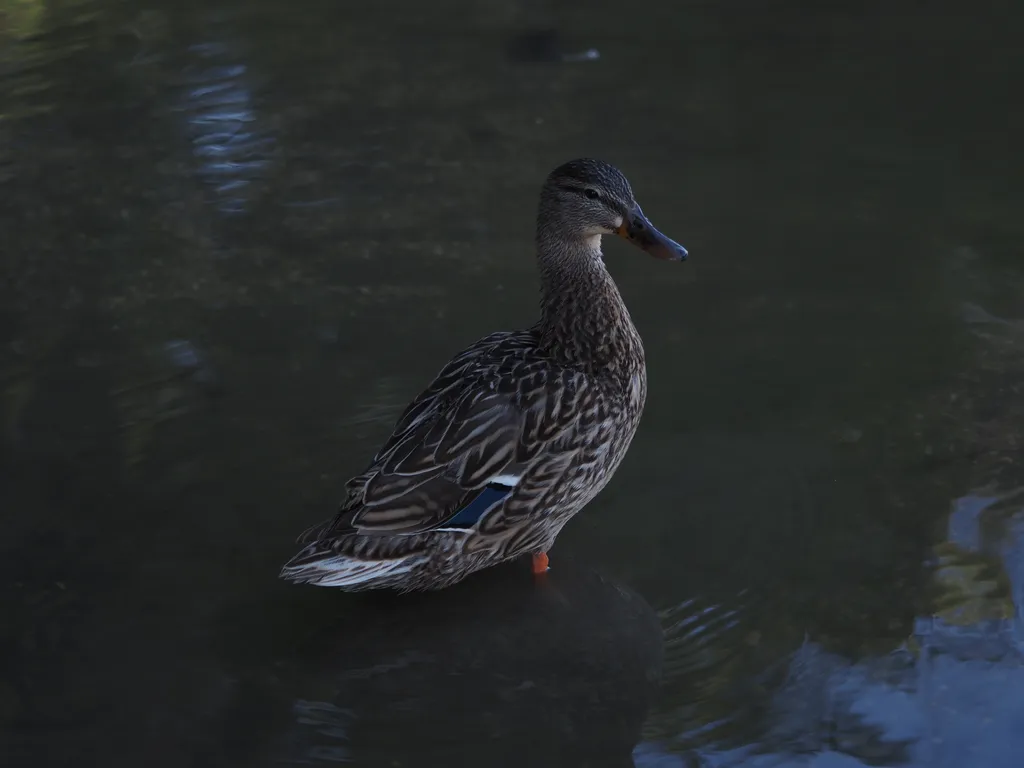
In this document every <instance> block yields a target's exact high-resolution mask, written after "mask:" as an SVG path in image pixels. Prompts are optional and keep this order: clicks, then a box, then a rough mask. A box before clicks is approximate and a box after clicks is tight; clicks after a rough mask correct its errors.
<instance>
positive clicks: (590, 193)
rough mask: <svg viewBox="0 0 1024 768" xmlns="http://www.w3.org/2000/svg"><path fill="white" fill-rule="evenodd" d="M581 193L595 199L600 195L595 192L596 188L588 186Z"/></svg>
mask: <svg viewBox="0 0 1024 768" xmlns="http://www.w3.org/2000/svg"><path fill="white" fill-rule="evenodd" d="M583 194H584V195H586V196H587V197H588V198H590V199H591V200H597V198H599V197H600V195H599V194H597V190H596V189H589V188H588V189H585V190H583Z"/></svg>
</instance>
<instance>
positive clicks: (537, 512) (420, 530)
mask: <svg viewBox="0 0 1024 768" xmlns="http://www.w3.org/2000/svg"><path fill="white" fill-rule="evenodd" d="M602 235H618V236H620V237H623V238H625V239H626V240H628V241H630V242H631V243H633V244H634V245H637V246H639V247H640V248H642V249H644V250H645V251H647V252H648V253H650V254H651V255H653V256H657V257H658V258H661V259H668V260H674V261H679V260H683V259H685V258H686V256H687V253H686V249H685V248H683V247H682V246H681V245H679V244H678V243H676V242H675V241H673V240H670V239H669V238H668V237H666V236H665V235H663V234H662V233H661V232H659V231H658V230H657V229H655V228H654V227H653V226H652V225H651V222H650V221H648V220H647V218H646V217H645V216H644V214H643V211H641V210H640V206H639V205H637V203H636V200H635V199H634V198H633V191H632V189H631V188H630V185H629V182H628V181H626V178H625V177H624V176H623V175H622V173H621V172H620V171H619V170H618V169H616V168H614V167H613V166H611V165H609V164H607V163H604V162H601V161H599V160H593V159H580V160H573V161H571V162H568V163H565V164H564V165H561V166H559V167H558V168H556V169H555V170H554V171H552V172H551V174H550V175H549V176H548V178H547V181H546V182H545V184H544V186H543V188H542V189H541V193H540V205H539V210H538V215H537V237H536V243H537V262H538V266H539V270H540V276H541V302H540V310H541V311H540V319H539V320H538V321H537V322H536V323H535V324H534V325H532V326H530V327H529V328H526V329H525V330H519V331H500V332H498V333H492V334H491V335H490V336H485V337H484V338H482V339H480V340H479V341H477V342H476V343H474V344H472V345H470V346H469V347H467V348H466V349H465V350H464V351H462V352H460V353H459V354H458V355H456V356H455V358H453V359H452V360H451V361H450V362H449V363H448V364H447V365H446V366H445V367H444V368H442V369H441V371H440V373H438V374H437V377H436V378H435V379H434V381H433V382H431V384H430V385H429V386H428V387H427V388H426V390H424V391H423V392H422V393H421V394H420V395H419V396H418V397H416V398H415V399H414V400H413V401H412V402H411V403H410V404H409V406H408V407H407V408H406V409H405V411H404V412H403V413H402V415H401V416H400V417H399V419H398V423H397V424H396V425H395V428H394V431H393V432H392V434H391V437H389V438H388V440H387V442H385V443H384V446H383V447H382V448H381V449H380V450H379V451H378V452H377V455H376V456H374V457H373V459H372V460H371V461H370V464H369V466H368V467H367V468H366V469H365V470H364V471H363V472H362V473H361V474H359V475H357V476H356V477H354V478H352V479H351V480H349V481H348V483H347V484H346V485H345V498H344V501H343V502H342V503H341V506H340V509H339V511H338V513H337V514H336V515H335V516H334V517H333V518H332V519H330V520H327V521H324V522H322V523H320V524H318V525H315V526H313V527H312V528H309V529H308V530H307V531H306V532H305V533H304V534H302V536H300V537H299V543H301V544H304V545H305V546H304V548H303V549H302V550H301V551H300V552H299V553H298V554H297V555H296V556H295V557H293V558H292V559H291V560H289V561H288V563H286V564H285V566H284V568H283V569H282V570H281V577H282V578H284V579H287V580H290V581H293V582H300V583H308V584H316V585H319V586H324V587H339V588H341V589H345V590H351V591H356V590H367V589H380V588H391V589H395V590H397V591H400V592H407V591H411V590H429V589H442V588H444V587H447V586H450V585H452V584H454V583H456V582H458V581H460V580H461V579H463V578H465V577H466V576H468V575H469V574H471V573H473V572H474V571H478V570H480V569H482V568H486V567H488V566H491V565H496V564H497V563H500V562H503V561H506V560H510V559H512V558H516V557H518V556H520V555H527V554H529V555H532V558H533V560H532V566H533V571H534V573H536V574H542V573H544V572H545V571H547V569H548V555H547V552H548V550H549V549H550V548H551V546H552V544H553V543H554V541H555V538H556V537H557V536H558V534H559V532H560V531H561V530H562V527H563V526H564V525H565V524H566V522H568V520H569V519H570V518H571V517H572V516H573V515H575V514H576V513H577V512H579V511H580V510H581V509H582V508H583V507H584V506H585V505H586V504H587V503H588V502H589V501H590V500H591V499H593V498H594V497H595V496H596V495H597V494H598V493H599V492H600V491H601V489H602V488H604V487H605V485H607V483H608V481H609V480H610V479H611V477H612V475H613V474H614V473H615V470H616V469H617V468H618V466H619V463H620V462H621V461H622V459H623V457H624V456H625V454H626V450H627V449H628V448H629V444H630V442H631V441H632V439H633V435H634V433H635V432H636V428H637V425H638V424H639V423H640V415H641V413H642V411H643V407H644V400H645V398H646V396H647V370H646V364H645V361H644V349H643V345H642V344H641V341H640V335H639V334H638V333H637V330H636V328H635V327H634V325H633V322H632V320H631V319H630V316H629V312H628V311H627V309H626V305H625V303H624V302H623V300H622V296H620V295H619V291H618V289H617V288H616V286H615V282H614V281H613V280H612V277H611V275H610V274H609V273H608V269H607V268H606V267H605V263H604V258H603V256H602V253H601V237H602Z"/></svg>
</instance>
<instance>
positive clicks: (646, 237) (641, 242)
mask: <svg viewBox="0 0 1024 768" xmlns="http://www.w3.org/2000/svg"><path fill="white" fill-rule="evenodd" d="M616 234H617V235H619V237H623V238H625V239H626V240H629V242H631V243H632V244H633V245H635V246H637V247H638V248H643V249H644V250H645V251H647V252H648V253H649V254H651V256H654V257H655V258H658V259H667V260H668V261H683V260H684V259H685V258H686V257H687V256H688V255H689V254H688V253H687V251H686V249H685V248H683V246H681V245H680V244H679V243H677V242H676V241H675V240H673V239H672V238H670V237H666V236H665V235H663V234H661V232H659V231H658V230H657V229H655V228H654V225H653V224H651V222H650V221H648V219H647V217H646V216H644V214H643V212H642V211H641V210H640V209H639V208H637V209H636V211H635V212H634V213H633V215H632V216H631V217H629V218H628V219H626V221H623V222H622V226H621V227H619V228H618V229H617V230H616Z"/></svg>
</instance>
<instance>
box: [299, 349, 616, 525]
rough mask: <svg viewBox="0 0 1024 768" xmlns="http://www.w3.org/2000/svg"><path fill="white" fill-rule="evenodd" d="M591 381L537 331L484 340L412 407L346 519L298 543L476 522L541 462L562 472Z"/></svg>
mask: <svg viewBox="0 0 1024 768" xmlns="http://www.w3.org/2000/svg"><path fill="white" fill-rule="evenodd" d="M588 383H589V382H588V380H587V377H586V376H585V375H584V374H582V373H581V372H579V371H573V370H569V369H566V368H563V367H560V366H558V365H557V364H555V363H553V362H552V361H550V360H549V359H547V358H546V357H545V356H543V355H542V354H540V353H539V352H538V351H537V349H536V339H535V337H533V336H532V335H531V334H530V332H529V331H523V332H519V333H511V334H508V333H506V334H494V335H492V336H488V337H486V338H484V339H481V340H480V341H479V342H477V343H476V344H474V345H473V346H471V347H469V348H468V349H466V350H465V351H464V352H463V353H461V354H460V355H459V356H458V357H456V358H454V359H453V360H452V361H451V362H450V363H448V365H447V366H445V367H444V369H442V370H441V372H440V373H439V374H438V375H437V377H436V378H435V379H434V381H433V382H432V383H431V385H430V386H429V387H428V388H427V389H426V390H425V391H424V392H423V393H422V394H420V395H419V396H418V397H417V398H416V399H415V400H413V402H412V403H411V404H410V405H409V407H408V408H406V410H405V412H404V413H403V414H402V416H401V417H400V418H399V419H398V423H397V424H396V425H395V429H394V432H393V433H392V435H391V437H390V438H389V439H388V441H387V442H386V443H385V444H384V446H383V447H382V448H381V449H380V451H379V452H378V453H377V455H376V456H375V457H374V459H373V461H372V462H371V463H370V466H369V467H368V468H367V469H366V471H364V472H363V473H362V474H360V475H358V476H357V477H354V478H352V479H351V480H350V481H349V482H348V483H347V485H346V491H347V496H346V499H345V501H344V502H343V503H342V505H341V509H340V510H339V512H338V514H337V515H336V516H335V517H334V518H333V519H332V520H330V521H326V522H324V523H321V524H320V525H317V526H314V527H313V528H311V529H309V530H308V531H307V532H306V533H305V534H303V536H302V537H301V538H300V541H303V542H308V541H311V540H316V539H325V538H331V537H336V536H340V535H344V534H348V533H367V534H374V533H376V534H413V533H421V532H423V531H427V530H431V529H436V528H444V527H469V526H471V525H473V524H474V523H475V522H476V521H477V520H479V518H480V516H481V515H482V514H483V513H484V512H485V511H486V510H487V509H488V508H490V507H491V506H493V505H494V504H495V503H497V502H498V501H500V500H501V498H503V497H504V496H505V495H507V494H508V493H511V491H512V489H514V488H515V487H516V486H517V484H518V483H519V481H520V479H521V478H522V476H523V473H524V472H525V471H526V469H527V468H529V467H531V466H533V465H534V464H535V462H537V461H542V460H543V461H546V463H548V464H550V465H551V466H550V468H548V467H545V474H549V473H557V472H558V471H560V469H561V470H563V471H564V466H563V465H565V463H566V462H565V461H564V460H561V459H562V458H563V457H561V456H560V455H559V456H548V455H547V454H550V453H551V450H550V449H551V447H552V446H553V444H555V442H556V441H557V440H558V438H559V437H560V436H561V435H563V434H564V433H565V432H566V431H567V430H568V429H569V428H570V427H572V426H574V425H575V424H577V422H578V420H579V419H580V418H581V417H587V416H590V415H591V414H589V413H588V414H582V413H581V405H582V403H583V402H584V400H585V399H586V400H591V398H584V394H585V393H586V392H587V390H588V389H589V386H588ZM585 410H587V411H589V410H591V409H590V408H587V409H585ZM593 415H594V416H595V417H596V414H593ZM555 453H556V454H557V453H558V452H557V451H556V452H555ZM533 474H538V473H536V472H535V473H533ZM550 481H553V478H551V477H546V478H544V482H545V483H547V482H550ZM540 490H542V489H540V488H538V491H540Z"/></svg>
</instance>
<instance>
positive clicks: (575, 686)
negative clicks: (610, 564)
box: [224, 559, 662, 766]
mask: <svg viewBox="0 0 1024 768" xmlns="http://www.w3.org/2000/svg"><path fill="white" fill-rule="evenodd" d="M520 565H521V566H522V564H520ZM288 600H289V601H290V602H291V606H290V607H289V608H287V609H284V610H283V611H281V612H278V611H271V612H269V613H264V614H263V615H262V616H261V618H260V619H259V620H254V619H253V618H252V617H251V616H248V617H247V618H242V619H237V618H235V617H234V616H231V617H230V618H229V619H228V621H229V622H230V624H231V625H232V626H233V628H232V630H231V634H232V635H235V634H237V635H238V636H240V637H241V636H247V637H261V636H265V635H267V634H268V633H270V634H274V635H277V637H278V642H277V643H276V645H274V646H272V650H273V653H272V655H270V656H268V657H266V658H261V657H260V656H259V654H260V652H261V651H260V650H257V649H261V648H262V644H261V643H258V642H257V643H255V644H250V648H249V649H247V651H246V652H245V653H244V654H243V655H242V656H243V658H242V659H241V660H239V659H238V654H237V653H236V652H232V653H231V656H232V658H230V659H227V660H226V662H227V663H228V664H231V665H233V666H235V667H236V668H239V669H240V670H242V671H240V673H239V674H241V675H242V681H243V682H242V685H241V686H240V687H239V696H238V697H237V698H236V700H235V701H234V702H232V703H230V704H229V705H228V707H227V709H226V713H225V715H224V718H225V720H224V722H225V723H226V724H227V725H226V727H227V728H229V729H232V730H233V731H235V733H233V734H232V736H231V738H232V740H235V741H237V742H238V743H239V744H245V751H246V753H247V754H249V755H251V756H250V757H248V758H245V761H246V764H253V763H251V762H247V761H248V760H255V761H257V762H258V764H261V765H262V764H268V765H269V764H281V763H284V764H287V765H293V764H294V765H308V764H314V765H319V764H328V763H332V762H339V761H341V762H355V763H357V764H359V765H380V766H391V765H434V764H437V763H439V762H445V763H448V762H453V761H454V762H456V763H459V764H464V765H507V766H516V765H524V764H530V765H550V766H561V765H590V764H595V765H596V764H599V765H630V754H631V753H632V750H633V748H634V746H635V745H636V744H637V742H638V741H639V739H640V730H641V726H642V723H643V720H644V716H645V714H646V711H647V708H648V706H649V701H650V697H651V694H652V693H653V690H654V686H655V685H656V683H657V681H658V679H659V677H660V672H661V657H662V647H661V646H662V643H661V631H660V627H659V624H658V620H657V617H656V615H655V613H654V612H653V610H652V609H651V608H650V607H649V606H648V605H647V604H646V603H645V602H644V600H643V599H642V598H641V597H640V596H638V595H637V594H636V593H634V592H632V591H630V590H628V589H626V588H625V587H623V586H622V585H619V584H616V583H614V582H612V581H609V580H608V579H606V578H605V577H602V576H600V575H599V574H597V573H595V572H593V571H590V570H588V569H585V568H581V567H580V566H578V565H576V564H574V563H573V562H572V561H571V560H568V559H566V560H564V561H563V562H562V564H561V565H560V567H559V568H558V569H557V570H556V571H552V572H551V573H549V574H548V579H547V580H546V581H545V583H544V584H543V585H542V586H541V587H540V588H535V587H534V585H533V584H532V583H531V579H530V578H529V576H528V574H527V572H526V569H525V566H523V567H511V568H501V569H497V570H496V571H495V572H493V573H488V574H486V575H485V576H484V577H483V578H480V579H476V580H470V581H469V582H468V583H467V585H466V587H460V588H457V589H453V590H450V591H447V592H442V593H439V594H437V595H427V596H424V597H420V598H413V599H412V600H408V599H399V600H394V599H390V598H387V597H385V598H381V599H374V598H371V599H368V600H365V601H362V600H352V599H350V598H348V597H347V596H339V595H330V596H328V597H327V598H324V597H323V596H322V595H317V594H312V595H310V594H308V593H307V594H306V595H298V596H296V595H294V594H292V595H289V597H288ZM251 609H252V606H251V605H249V604H246V605H244V606H240V607H239V608H236V610H240V611H241V612H242V613H243V615H245V614H249V613H251ZM299 611H301V612H302V613H304V614H305V615H302V613H299ZM317 614H320V615H319V616H318V615H317ZM299 618H301V619H302V621H301V624H302V625H303V626H305V627H307V629H306V631H305V632H304V633H303V634H302V636H301V637H298V638H297V637H296V636H295V635H294V634H292V633H288V632H282V630H281V629H275V628H274V627H272V626H268V624H269V623H277V622H279V621H281V620H282V619H288V620H289V621H290V622H292V623H296V621H297V619H299ZM240 661H241V663H240ZM242 665H244V666H242ZM271 669H272V670H273V671H272V672H271ZM254 701H259V702H260V704H259V706H257V707H254ZM274 710H277V712H278V713H279V716H278V717H277V718H272V719H273V720H274V722H276V723H277V725H276V726H275V727H274V728H268V727H266V726H265V725H264V726H263V727H260V728H254V727H253V724H252V722H250V721H249V719H248V718H249V717H257V718H259V719H260V721H261V723H266V722H267V718H268V713H269V712H273V711H274Z"/></svg>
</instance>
